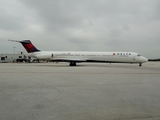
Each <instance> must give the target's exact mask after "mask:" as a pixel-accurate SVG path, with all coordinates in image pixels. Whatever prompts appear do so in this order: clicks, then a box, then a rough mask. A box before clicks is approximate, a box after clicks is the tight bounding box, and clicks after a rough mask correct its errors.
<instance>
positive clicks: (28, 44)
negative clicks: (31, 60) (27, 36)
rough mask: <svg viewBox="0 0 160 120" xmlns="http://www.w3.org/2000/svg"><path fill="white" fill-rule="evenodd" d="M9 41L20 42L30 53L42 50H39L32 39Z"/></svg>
mask: <svg viewBox="0 0 160 120" xmlns="http://www.w3.org/2000/svg"><path fill="white" fill-rule="evenodd" d="M9 41H13V42H20V43H21V44H22V45H23V47H24V48H25V49H26V51H27V52H28V53H32V52H40V50H38V49H37V48H36V47H35V46H34V45H33V44H32V42H31V41H30V40H22V41H17V40H9Z"/></svg>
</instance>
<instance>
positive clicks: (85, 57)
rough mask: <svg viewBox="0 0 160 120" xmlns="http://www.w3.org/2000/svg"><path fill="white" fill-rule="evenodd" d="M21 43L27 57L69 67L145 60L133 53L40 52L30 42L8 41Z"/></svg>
mask: <svg viewBox="0 0 160 120" xmlns="http://www.w3.org/2000/svg"><path fill="white" fill-rule="evenodd" d="M9 41H13V42H19V43H21V44H22V45H23V46H24V48H25V49H26V51H27V52H28V53H29V56H31V57H34V58H36V59H40V60H47V61H59V62H69V63H70V66H76V63H79V62H106V63H138V64H139V66H142V63H145V62H147V61H148V59H147V58H145V57H143V56H141V55H139V54H138V53H135V52H87V51H41V50H38V49H37V48H36V47H35V46H34V45H33V44H32V42H31V41H30V40H22V41H17V40H9Z"/></svg>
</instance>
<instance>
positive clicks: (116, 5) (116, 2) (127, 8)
mask: <svg viewBox="0 0 160 120" xmlns="http://www.w3.org/2000/svg"><path fill="white" fill-rule="evenodd" d="M8 39H16V40H23V39H30V40H31V41H32V43H33V44H34V45H35V46H36V47H37V48H38V49H40V50H49V51H51V50H53V51H57V50H58V51H64V50H67V51H71V50H72V51H124V52H125V51H130V52H138V53H140V54H142V55H143V56H145V57H147V58H160V0H1V1H0V53H13V52H14V47H15V50H16V52H17V51H24V48H23V47H22V46H21V44H19V43H14V42H9V41H8Z"/></svg>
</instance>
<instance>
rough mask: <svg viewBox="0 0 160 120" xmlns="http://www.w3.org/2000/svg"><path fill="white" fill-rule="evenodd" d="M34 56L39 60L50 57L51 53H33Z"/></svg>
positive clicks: (51, 56)
mask: <svg viewBox="0 0 160 120" xmlns="http://www.w3.org/2000/svg"><path fill="white" fill-rule="evenodd" d="M35 57H36V58H37V59H41V60H50V59H52V58H53V54H51V53H41V54H37V55H35Z"/></svg>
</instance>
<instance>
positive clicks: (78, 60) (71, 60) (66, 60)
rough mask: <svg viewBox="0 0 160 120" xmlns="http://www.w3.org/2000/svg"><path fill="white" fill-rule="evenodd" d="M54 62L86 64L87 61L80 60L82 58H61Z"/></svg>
mask: <svg viewBox="0 0 160 120" xmlns="http://www.w3.org/2000/svg"><path fill="white" fill-rule="evenodd" d="M54 61H64V62H86V61H87V59H82V58H76V59H75V58H61V59H57V60H54Z"/></svg>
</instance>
